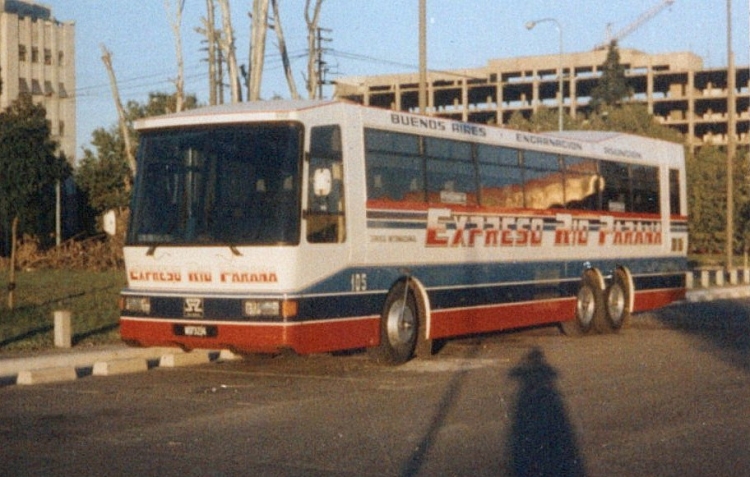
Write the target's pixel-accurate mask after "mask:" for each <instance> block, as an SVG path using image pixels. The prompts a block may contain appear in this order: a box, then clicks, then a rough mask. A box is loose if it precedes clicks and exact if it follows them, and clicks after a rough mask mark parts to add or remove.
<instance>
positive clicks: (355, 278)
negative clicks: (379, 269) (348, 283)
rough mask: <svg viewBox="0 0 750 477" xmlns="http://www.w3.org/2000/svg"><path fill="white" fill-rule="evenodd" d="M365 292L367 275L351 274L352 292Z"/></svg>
mask: <svg viewBox="0 0 750 477" xmlns="http://www.w3.org/2000/svg"><path fill="white" fill-rule="evenodd" d="M366 290H367V274H366V273H353V274H352V291H355V292H361V291H366Z"/></svg>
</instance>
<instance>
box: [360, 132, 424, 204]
mask: <svg viewBox="0 0 750 477" xmlns="http://www.w3.org/2000/svg"><path fill="white" fill-rule="evenodd" d="M365 158H366V168H367V173H366V175H367V198H368V199H377V200H394V201H419V202H423V201H424V200H425V194H424V171H423V161H422V157H421V155H420V150H419V137H417V136H412V135H409V134H399V133H391V132H385V131H377V130H373V129H368V130H366V131H365Z"/></svg>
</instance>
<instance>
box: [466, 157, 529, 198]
mask: <svg viewBox="0 0 750 477" xmlns="http://www.w3.org/2000/svg"><path fill="white" fill-rule="evenodd" d="M477 162H478V166H479V181H480V183H479V184H480V196H481V200H482V205H484V206H487V207H518V208H520V207H523V206H524V203H523V174H522V172H521V167H520V165H519V164H518V150H516V149H509V148H505V147H497V146H487V145H484V144H480V145H478V146H477Z"/></svg>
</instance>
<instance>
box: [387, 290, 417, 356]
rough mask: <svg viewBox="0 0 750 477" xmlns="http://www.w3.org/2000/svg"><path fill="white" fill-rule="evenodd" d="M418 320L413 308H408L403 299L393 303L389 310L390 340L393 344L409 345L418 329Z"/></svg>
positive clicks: (388, 326) (388, 329)
mask: <svg viewBox="0 0 750 477" xmlns="http://www.w3.org/2000/svg"><path fill="white" fill-rule="evenodd" d="M415 325H416V319H415V316H414V313H412V311H411V308H409V307H408V306H406V303H405V302H404V300H403V299H401V300H396V301H394V302H393V306H391V309H390V310H388V322H387V324H386V327H387V331H388V340H389V341H390V342H391V343H393V344H396V345H397V344H403V343H408V342H409V341H410V340H411V338H412V336H413V334H414V330H415V329H416V326H415Z"/></svg>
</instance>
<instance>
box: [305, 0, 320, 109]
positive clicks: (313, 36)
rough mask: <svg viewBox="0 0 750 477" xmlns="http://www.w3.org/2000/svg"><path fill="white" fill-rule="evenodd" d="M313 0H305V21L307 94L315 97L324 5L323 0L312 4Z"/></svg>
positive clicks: (316, 0)
mask: <svg viewBox="0 0 750 477" xmlns="http://www.w3.org/2000/svg"><path fill="white" fill-rule="evenodd" d="M310 2H312V0H305V23H306V24H307V96H308V98H310V99H315V98H316V97H317V94H318V73H317V58H318V54H317V51H318V46H317V43H318V42H317V35H318V22H319V21H320V9H321V7H322V6H323V0H315V5H314V6H313V5H311V4H310Z"/></svg>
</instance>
